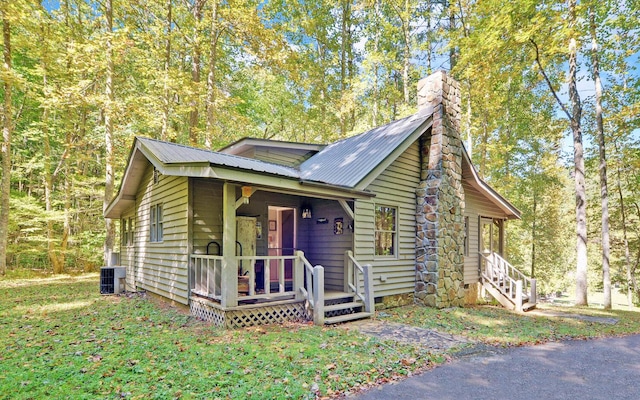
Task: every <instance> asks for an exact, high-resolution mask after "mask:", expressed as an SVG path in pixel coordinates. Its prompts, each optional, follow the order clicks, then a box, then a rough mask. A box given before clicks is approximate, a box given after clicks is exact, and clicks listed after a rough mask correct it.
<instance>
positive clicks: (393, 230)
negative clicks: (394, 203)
mask: <svg viewBox="0 0 640 400" xmlns="http://www.w3.org/2000/svg"><path fill="white" fill-rule="evenodd" d="M397 214H398V212H397V209H396V208H395V207H386V206H376V226H375V247H376V250H375V255H376V256H395V255H396V253H397V252H396V246H397V244H396V237H397V233H398V227H397Z"/></svg>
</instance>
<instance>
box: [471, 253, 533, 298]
mask: <svg viewBox="0 0 640 400" xmlns="http://www.w3.org/2000/svg"><path fill="white" fill-rule="evenodd" d="M480 259H481V260H482V261H484V263H483V264H484V266H483V268H482V277H483V278H484V279H485V281H487V282H489V283H490V284H491V285H492V286H494V287H496V288H497V289H498V290H499V291H500V292H501V293H502V294H503V295H504V296H505V297H507V298H509V300H510V301H511V302H512V303H513V304H514V305H515V308H516V310H518V311H522V308H523V307H522V306H523V304H524V303H525V302H529V303H532V304H535V303H536V302H537V298H536V297H537V295H536V280H535V279H532V278H529V277H527V276H525V275H524V274H523V273H522V272H520V271H519V270H518V269H516V268H515V267H514V266H513V265H511V264H510V263H509V262H508V261H507V260H505V259H504V258H502V257H501V256H500V255H498V254H496V253H480Z"/></svg>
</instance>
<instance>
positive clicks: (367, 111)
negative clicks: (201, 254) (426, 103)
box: [0, 0, 640, 292]
mask: <svg viewBox="0 0 640 400" xmlns="http://www.w3.org/2000/svg"><path fill="white" fill-rule="evenodd" d="M445 3H446V2H444V3H443V2H420V1H414V0H410V1H399V0H391V1H382V0H344V1H339V2H335V1H327V0H313V1H282V0H273V1H266V2H260V1H256V0H234V1H227V2H221V1H201V0H197V1H196V0H190V1H186V2H177V1H172V2H170V3H168V2H157V1H156V2H145V1H140V0H134V1H127V2H116V3H115V9H114V32H113V33H112V40H111V42H112V44H113V49H114V52H113V54H114V55H113V61H114V68H115V76H114V90H115V92H114V98H115V102H114V104H111V106H112V107H113V108H114V109H115V110H116V111H115V115H114V117H115V118H114V129H115V131H114V132H115V146H114V148H115V152H116V165H115V172H116V181H119V178H120V177H121V174H122V173H123V171H124V166H125V163H126V161H127V157H128V155H129V149H130V145H131V143H132V141H133V137H134V136H136V135H140V136H148V137H153V138H162V139H164V140H169V141H175V142H178V143H184V144H195V145H200V146H209V147H211V148H219V147H222V146H224V145H226V144H228V143H229V142H231V141H233V140H236V139H238V138H241V137H245V136H254V137H262V138H274V139H281V140H289V141H301V142H306V143H311V142H328V141H332V140H335V139H339V138H342V137H345V136H347V135H351V134H354V133H358V132H362V131H364V130H366V129H368V128H371V127H373V126H378V125H381V124H384V123H387V122H389V121H391V120H393V119H396V118H399V117H402V116H405V115H407V114H410V113H412V112H414V110H415V84H416V82H417V81H418V79H420V78H421V77H423V76H425V75H427V74H429V73H431V72H433V71H434V70H436V69H440V68H447V67H448V66H451V65H452V64H453V63H452V62H451V60H450V59H449V57H448V56H447V55H446V53H447V51H449V52H452V53H453V54H454V61H455V67H454V68H453V70H452V74H453V75H454V76H455V77H456V78H457V79H459V80H460V81H461V84H462V89H463V110H462V111H463V115H462V122H463V126H464V136H465V137H464V139H465V141H466V142H467V143H468V144H471V146H470V147H469V148H468V150H469V151H470V152H471V153H472V157H473V160H474V163H475V165H476V166H477V167H478V170H479V173H480V175H481V176H482V177H483V178H484V179H486V180H487V181H488V182H489V183H490V184H491V185H492V186H493V187H495V188H496V189H497V190H498V191H499V192H500V193H501V194H504V195H505V197H506V198H508V199H509V200H510V201H512V202H513V203H514V204H515V205H516V206H517V207H518V208H519V209H520V210H521V211H522V220H521V221H519V222H515V221H514V222H511V223H509V227H508V235H507V254H508V257H509V258H510V259H511V260H512V261H513V262H514V264H515V265H517V266H518V267H520V268H521V269H523V270H525V271H531V270H532V269H533V271H532V273H533V274H535V275H536V277H537V278H538V282H539V287H540V288H541V290H542V291H543V292H552V291H556V290H562V289H565V288H567V287H568V286H569V285H570V283H571V274H570V270H571V266H572V265H573V264H574V259H575V255H574V250H573V247H574V243H575V240H574V238H573V235H574V233H573V230H574V227H573V225H574V222H573V221H572V213H573V211H572V207H573V205H572V203H573V195H572V194H571V184H570V180H569V178H570V176H571V174H572V170H570V169H569V168H568V167H567V162H566V158H567V156H566V154H563V153H562V150H563V149H562V144H563V137H564V136H566V132H567V130H568V124H567V123H566V121H565V120H564V115H563V114H562V113H561V112H560V111H559V110H558V107H557V105H556V101H555V99H554V98H553V97H552V96H551V95H550V93H549V91H548V88H547V87H546V86H545V85H546V83H545V82H544V81H543V78H542V76H541V74H540V70H539V68H538V66H537V65H536V63H535V59H534V58H535V47H534V45H533V44H534V43H535V45H536V46H537V47H538V50H539V56H540V62H541V64H542V66H543V67H544V68H545V70H546V71H547V74H548V77H549V80H550V82H551V84H552V86H553V87H554V88H555V89H556V90H557V91H558V92H559V93H560V96H561V97H563V95H564V90H565V86H564V84H563V82H564V80H565V73H564V69H565V65H564V63H565V60H566V44H567V38H568V37H569V36H570V35H575V36H577V37H578V42H579V45H580V46H581V48H580V50H581V51H583V50H587V49H588V47H589V46H590V37H589V33H588V30H587V29H586V27H585V26H583V25H581V24H582V22H580V23H579V24H578V26H576V28H575V30H572V29H570V27H569V26H567V22H566V18H565V15H566V11H567V10H566V7H567V6H566V4H565V2H561V1H551V2H545V3H540V2H539V1H532V0H519V1H515V2H508V3H505V2H501V1H495V0H482V1H459V2H449V4H450V5H451V7H446V6H445V5H443V4H445ZM169 4H170V5H171V17H170V18H169V9H168V5H169ZM214 4H215V5H217V7H218V8H217V10H218V13H217V15H216V19H215V20H213V6H214ZM7 7H8V8H7V10H8V17H9V20H10V21H11V23H12V51H13V71H0V73H1V74H2V78H3V79H4V80H10V81H11V82H12V83H13V84H14V89H13V103H14V104H13V109H14V110H15V112H14V114H15V116H16V119H15V121H14V123H15V130H14V134H13V146H12V149H13V169H12V190H13V191H12V211H11V212H12V216H11V227H10V240H9V257H10V264H13V265H14V266H25V265H26V266H30V267H34V268H35V267H37V268H48V267H49V258H48V256H47V252H49V251H51V252H58V253H63V254H65V255H66V258H65V263H66V266H67V268H75V269H91V268H94V267H95V266H97V265H100V260H99V257H97V255H98V254H100V253H101V252H102V244H101V241H102V239H103V238H104V233H103V232H102V231H103V228H102V225H103V219H102V208H103V207H102V199H103V195H102V193H103V188H104V186H103V185H104V176H105V165H104V164H105V149H104V135H105V130H104V109H105V104H106V101H107V99H106V95H105V88H104V82H105V71H106V67H107V65H106V56H105V46H106V42H107V41H106V32H105V26H104V25H105V22H104V16H103V15H102V14H103V12H104V6H103V4H101V3H98V2H95V1H85V0H69V1H64V2H60V3H59V4H57V3H56V5H53V4H52V5H50V7H49V8H46V9H45V8H44V7H43V6H42V5H40V4H39V3H34V2H24V1H22V0H17V1H12V2H9V3H7ZM56 7H57V8H56ZM198 7H200V8H198ZM589 7H595V9H596V11H597V23H598V30H597V32H598V35H599V36H600V37H598V41H599V43H601V46H600V48H601V52H600V55H601V60H602V72H603V75H604V74H606V82H605V87H606V89H607V90H605V93H604V97H605V98H604V107H605V110H604V114H605V125H606V131H607V132H608V133H607V134H608V138H607V140H608V146H609V149H608V151H609V154H610V160H611V162H612V163H613V164H612V165H614V166H615V167H610V168H609V171H610V172H609V174H610V182H613V181H615V178H614V175H612V174H617V170H618V166H619V170H620V182H621V184H620V187H621V192H622V201H620V200H619V198H618V197H619V196H616V198H615V199H612V201H610V205H611V226H612V265H613V268H614V270H615V271H614V276H617V277H618V279H619V280H620V281H621V282H622V283H623V284H624V285H632V283H631V282H627V279H626V268H627V266H628V265H630V266H631V267H632V268H633V269H635V270H636V272H638V271H640V268H636V267H638V265H637V262H635V261H634V260H637V259H638V258H637V255H638V254H640V232H638V229H637V227H638V226H639V224H638V223H637V221H638V218H640V212H639V211H638V210H639V209H638V207H637V206H636V203H637V201H636V200H635V199H637V198H638V197H639V194H638V191H639V190H640V189H639V188H640V178H638V177H639V176H640V173H638V170H640V166H639V163H638V159H639V157H640V156H639V154H638V148H639V147H640V145H639V143H638V139H637V129H638V128H639V127H640V120H639V118H638V115H640V101H639V100H640V79H639V78H638V71H637V65H636V64H637V62H636V61H637V57H638V49H640V43H639V41H640V34H639V29H640V28H639V27H640V23H638V21H640V17H639V15H640V14H639V12H640V10H639V7H638V4H637V1H622V2H611V1H603V2H592V1H588V2H583V3H581V4H580V6H579V8H578V14H579V17H580V18H579V21H586V20H587V18H586V15H587V14H586V12H587V11H588V9H589ZM451 16H454V17H455V18H454V21H453V22H454V23H453V25H454V26H453V27H454V28H455V29H452V26H451V20H450V17H451ZM213 39H215V40H213ZM212 50H215V51H212ZM212 55H214V56H215V60H212ZM212 61H215V62H214V63H213V65H214V66H213V69H212V68H211V65H212ZM581 64H582V65H581V66H580V67H581V75H584V76H588V75H589V73H588V71H587V69H585V62H584V61H583V62H582V63H581ZM209 80H211V83H209ZM3 90H4V89H0V98H2V99H4V93H3ZM209 90H211V93H212V94H213V97H212V98H213V103H212V104H208V101H209V100H210V97H209ZM588 90H590V88H589V89H588ZM586 94H589V93H588V92H587V93H586ZM583 97H588V96H583ZM563 98H564V97H563ZM468 105H469V106H470V108H467V106H468ZM590 107H591V105H590V103H588V102H587V103H586V104H585V111H588V110H589V109H590ZM208 110H210V111H212V114H211V115H212V121H213V125H212V126H211V127H209V128H207V126H208V124H209V121H208V119H207V117H208V115H207V111H208ZM560 117H562V119H561V118H560ZM163 121H164V122H163ZM592 125H593V122H592V121H591V119H589V116H588V113H587V119H585V123H584V126H585V132H587V133H589V132H590V131H591V130H592V129H591V126H592ZM634 130H635V131H634ZM634 132H635V133H634ZM634 135H635V137H634ZM45 139H48V142H49V146H50V149H49V151H48V153H47V151H46V146H45ZM616 146H617V147H616ZM46 153H47V154H46ZM588 166H589V170H588V171H587V180H588V187H590V188H591V189H592V190H591V192H590V194H591V195H592V197H591V198H590V201H589V204H590V207H591V208H590V210H589V211H590V213H589V215H590V217H589V218H590V230H589V246H590V249H589V250H590V255H591V257H590V266H591V269H592V274H595V275H593V277H594V278H593V279H591V282H596V281H599V279H597V268H598V258H599V257H598V251H599V250H598V245H597V237H598V235H599V228H598V226H597V225H598V224H597V223H596V221H597V219H598V218H597V216H598V212H599V208H598V206H597V203H596V198H597V193H596V189H595V187H596V186H594V185H595V183H596V180H597V174H596V166H595V165H594V164H591V165H588ZM615 176H617V175H615ZM47 177H49V178H50V179H51V189H52V193H51V205H50V207H49V209H48V208H47V205H46V200H45V193H46V190H45V187H46V181H47ZM613 193H614V191H613V190H610V194H613ZM623 205H626V208H627V215H626V220H627V221H626V223H625V222H624V221H623V218H622V206H623ZM65 221H66V222H67V226H68V234H69V236H68V243H67V244H66V246H67V247H66V248H64V246H65V244H63V243H62V240H61V238H62V237H63V236H64V234H65V229H67V228H65ZM47 222H50V224H49V225H48V224H47ZM623 226H626V227H627V228H628V232H627V239H628V240H627V243H628V246H627V247H628V248H629V254H630V257H629V258H630V260H631V261H632V262H631V263H629V262H627V261H626V256H625V244H624V243H625V241H624V238H623ZM49 244H51V245H52V246H51V248H48V245H49ZM634 265H635V266H634Z"/></svg>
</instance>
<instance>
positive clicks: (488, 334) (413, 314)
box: [383, 304, 640, 346]
mask: <svg viewBox="0 0 640 400" xmlns="http://www.w3.org/2000/svg"><path fill="white" fill-rule="evenodd" d="M537 308H538V309H539V310H542V311H544V310H549V311H552V312H554V313H564V314H580V315H587V316H592V317H600V318H614V319H618V322H617V323H616V324H614V325H609V324H603V323H598V322H592V321H584V320H580V319H575V318H569V317H551V316H544V315H536V314H534V313H524V314H519V313H516V312H513V311H509V310H506V309H504V308H501V307H498V306H490V305H483V306H474V307H465V308H447V309H442V310H438V309H434V308H426V307H417V306H408V307H401V308H397V309H391V310H386V311H385V314H383V315H384V319H385V320H388V321H392V322H401V323H405V324H410V325H415V326H420V327H423V328H428V329H436V330H438V331H440V332H446V333H450V334H454V335H461V336H465V337H467V338H469V339H471V340H474V341H478V342H482V343H487V344H492V345H497V346H522V345H530V344H539V343H544V342H548V341H554V340H564V339H586V338H597V337H603V336H618V335H628V334H633V333H640V313H639V312H637V311H630V310H628V309H617V308H614V309H613V310H607V311H605V310H603V309H602V308H601V307H599V308H598V307H566V306H564V307H563V306H555V305H548V304H539V305H538V307H537ZM634 310H635V309H634Z"/></svg>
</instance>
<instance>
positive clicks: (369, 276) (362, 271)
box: [344, 250, 375, 313]
mask: <svg viewBox="0 0 640 400" xmlns="http://www.w3.org/2000/svg"><path fill="white" fill-rule="evenodd" d="M344 263H345V274H346V279H345V291H346V292H352V293H353V294H354V295H355V296H356V297H358V298H360V300H362V302H363V303H364V310H365V312H369V313H371V312H373V311H374V307H375V305H374V298H373V271H372V266H371V264H365V265H360V263H359V262H358V261H357V260H356V259H355V258H354V257H353V252H352V251H351V250H347V251H346V252H345V253H344Z"/></svg>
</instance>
